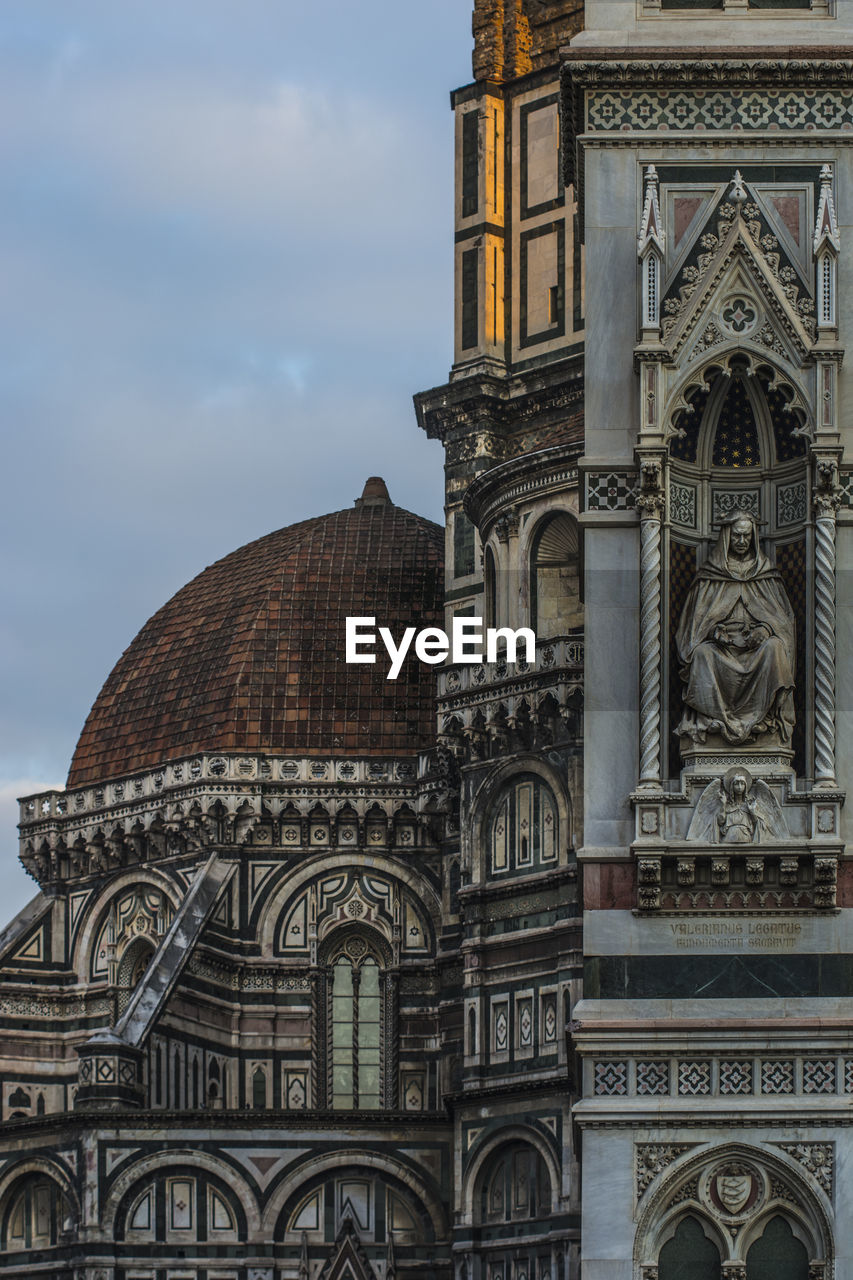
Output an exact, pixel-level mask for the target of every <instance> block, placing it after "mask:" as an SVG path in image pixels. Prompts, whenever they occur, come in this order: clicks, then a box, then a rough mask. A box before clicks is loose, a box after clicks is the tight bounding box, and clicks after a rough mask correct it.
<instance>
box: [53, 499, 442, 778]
mask: <svg viewBox="0 0 853 1280" xmlns="http://www.w3.org/2000/svg"><path fill="white" fill-rule="evenodd" d="M373 488H374V492H372V493H370V494H367V489H366V490H365V493H366V497H367V498H369V499H370V500H369V501H365V500H362V502H361V503H360V504H359V505H357V506H356V507H355V508H351V509H349V510H345V511H336V512H333V513H332V514H331V515H327V516H320V517H318V518H317V519H314V520H306V521H303V522H302V523H300V524H295V525H291V526H289V527H288V528H286V529H280V530H279V531H278V532H277V533H271V534H269V535H268V536H267V537H265V538H260V539H259V540H258V541H257V542H252V543H249V544H248V546H245V547H241V548H240V549H239V550H238V551H235V552H233V553H232V554H231V555H229V556H226V557H225V559H223V560H220V561H218V562H217V563H216V564H214V565H211V566H210V567H209V568H207V569H205V570H204V572H203V573H201V574H199V576H198V577H197V578H195V579H193V581H192V582H190V583H189V584H188V585H187V586H185V587H184V588H183V589H182V590H181V591H179V592H178V593H177V595H175V596H173V598H172V599H171V600H170V601H169V602H168V604H166V605H164V606H163V608H162V609H160V610H159V611H158V612H157V613H156V614H155V615H154V616H153V618H151V619H150V620H149V621H148V622H147V623H146V624H145V626H144V627H143V628H142V630H141V631H140V632H139V635H138V636H137V637H136V639H135V640H134V641H133V642H132V644H131V645H130V646H129V647H128V648H127V649H126V650H125V652H124V654H123V655H122V657H121V658H120V659H119V661H118V663H117V664H116V666H115V668H114V669H113V671H112V673H111V674H110V676H109V678H108V679H107V681H106V684H105V685H104V687H103V689H102V690H101V692H100V694H99V695H98V697H97V699H96V701H95V704H94V706H93V707H92V710H91V712H90V714H89V717H88V719H87V721H86V724H85V726H84V728H83V732H82V733H81V735H80V740H79V742H78V744H77V749H76V751H75V753H74V759H73V760H72V762H71V769H70V772H69V775H68V785H69V787H75V786H84V785H86V784H88V783H92V782H100V781H106V780H107V779H108V778H111V777H117V776H119V775H123V774H127V773H132V772H134V771H137V770H141V769H147V768H152V767H154V766H156V765H158V764H160V763H162V762H163V761H165V760H168V759H170V758H175V757H177V756H182V755H189V754H191V753H193V752H197V751H216V750H238V751H242V750H244V751H247V752H255V751H270V752H306V753H312V752H316V753H323V754H358V755H380V754H392V753H395V752H406V753H411V752H412V751H414V750H417V749H418V748H419V747H421V746H424V745H426V744H427V743H428V742H429V741H430V740H431V738H432V736H433V697H434V687H435V670H434V668H433V667H428V666H423V665H422V664H421V663H419V662H418V661H417V660H416V659H415V658H414V657H413V656H410V657H409V658H408V659H407V661H406V663H405V664H404V667H403V670H402V672H401V675H400V677H399V679H398V680H396V681H389V680H386V679H385V674H386V671H387V662H386V661H385V653H384V648H382V646H381V643H380V648H379V649H378V650H377V663H376V664H375V665H373V666H368V665H352V666H348V665H347V664H346V663H345V661H344V657H345V654H344V620H345V618H346V617H347V615H353V614H358V615H368V616H375V617H376V619H377V625H378V626H379V625H385V626H389V627H391V629H392V631H393V632H394V633H395V635H397V634H399V633H400V632H401V631H402V629H403V627H404V626H410V625H416V626H428V625H436V624H437V625H441V619H442V616H443V615H442V598H443V543H444V533H443V530H442V529H441V528H440V527H439V526H438V525H435V524H433V523H432V522H431V521H428V520H424V519H422V518H421V517H419V516H416V515H413V514H412V513H411V512H408V511H404V510H402V508H400V507H395V506H393V505H392V504H391V503H390V501H388V500H387V498H384V499H383V496H382V494H381V493H377V492H376V491H375V490H376V486H375V485H374V486H373Z"/></svg>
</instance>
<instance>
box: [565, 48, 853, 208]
mask: <svg viewBox="0 0 853 1280" xmlns="http://www.w3.org/2000/svg"><path fill="white" fill-rule="evenodd" d="M690 55H691V50H690V49H686V48H671V47H667V46H662V47H659V48H636V49H633V50H629V49H625V48H620V49H612V48H600V49H596V48H584V49H577V50H573V49H566V50H564V51H563V63H562V67H561V70H560V80H561V116H562V122H561V123H562V134H563V138H564V145H563V166H564V180H565V182H566V185H567V186H570V185H574V186H575V189H576V194H577V197H578V208H579V212H580V215H581V232H582V231H583V166H582V163H581V157H580V156H579V155H578V154H577V139H578V137H579V135H580V134H581V133H583V132H584V122H585V112H584V98H585V94H586V93H587V92H588V91H589V90H607V89H611V90H616V91H619V92H621V93H625V92H626V91H631V90H637V91H640V92H656V91H661V90H664V91H665V90H670V89H682V90H685V89H690V90H697V89H698V90H703V89H719V90H725V91H732V90H745V89H746V90H755V89H776V90H783V89H794V90H801V91H807V90H815V89H831V88H835V89H839V88H848V89H849V88H850V87H851V86H853V49H851V48H849V47H839V48H833V47H831V46H829V47H825V46H813V47H810V46H807V45H805V46H804V45H780V46H777V47H776V48H770V47H765V46H761V47H742V48H738V47H731V46H730V47H727V48H725V49H722V48H721V49H703V50H702V51H701V56H693V57H691V56H690ZM707 136H708V137H709V139H710V138H711V137H712V136H713V135H712V134H708V135H707ZM774 136H777V135H774ZM812 136H813V134H812Z"/></svg>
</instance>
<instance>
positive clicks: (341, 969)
mask: <svg viewBox="0 0 853 1280" xmlns="http://www.w3.org/2000/svg"><path fill="white" fill-rule="evenodd" d="M386 969H387V957H386V956H385V955H384V954H383V948H382V947H381V945H380V944H379V941H378V939H375V938H374V937H373V936H372V935H370V934H368V933H367V932H366V931H361V930H359V931H357V932H347V933H346V934H344V935H343V936H340V937H337V938H333V944H332V947H331V948H330V949H329V952H328V959H327V962H326V968H325V975H326V976H325V982H326V1035H325V1044H326V1065H327V1076H326V1096H327V1104H328V1105H329V1106H331V1107H332V1108H334V1109H335V1110H337V1111H341V1110H343V1111H349V1110H353V1111H376V1110H378V1109H379V1108H380V1107H381V1106H382V1105H383V1098H384V1097H385V1096H386V1092H387V1091H386V1089H385V1084H386V1082H385V1080H384V1078H383V1065H384V1064H383V1049H384V1046H385V1044H386V1043H387V1042H388V1038H389V1037H388V1034H387V1033H388V1028H387V1027H386V1026H385V1021H386V1018H387V1016H388V1012H387V1011H388V1008H389V1005H390V999H389V979H388V977H387V974H386V972H385V971H386ZM387 1083H388V1086H389V1089H393V1083H394V1082H393V1081H388V1082H387Z"/></svg>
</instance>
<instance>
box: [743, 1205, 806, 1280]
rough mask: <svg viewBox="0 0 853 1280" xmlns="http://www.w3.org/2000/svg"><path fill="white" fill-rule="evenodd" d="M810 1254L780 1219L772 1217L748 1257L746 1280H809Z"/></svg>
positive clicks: (783, 1220) (782, 1219) (779, 1217)
mask: <svg viewBox="0 0 853 1280" xmlns="http://www.w3.org/2000/svg"><path fill="white" fill-rule="evenodd" d="M808 1276H809V1255H808V1252H807V1251H806V1248H805V1246H804V1245H803V1244H802V1243H801V1241H799V1240H798V1239H797V1238H796V1236H795V1235H794V1233H793V1231H792V1230H791V1227H790V1226H789V1224H788V1223H787V1222H786V1221H785V1219H784V1218H783V1217H781V1216H777V1217H775V1218H771V1220H770V1221H769V1222H768V1224H767V1226H766V1227H765V1228H764V1233H763V1234H762V1236H761V1238H760V1239H758V1240H756V1241H755V1244H753V1245H752V1246H751V1248H750V1249H749V1252H748V1253H747V1255H746V1280H808Z"/></svg>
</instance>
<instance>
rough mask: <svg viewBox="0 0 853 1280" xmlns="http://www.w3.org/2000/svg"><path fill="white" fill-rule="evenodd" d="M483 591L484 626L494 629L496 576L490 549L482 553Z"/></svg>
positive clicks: (496, 602) (495, 619) (496, 592)
mask: <svg viewBox="0 0 853 1280" xmlns="http://www.w3.org/2000/svg"><path fill="white" fill-rule="evenodd" d="M483 591H484V597H485V609H484V613H485V624H486V626H487V627H496V626H497V608H498V575H497V571H496V569H495V555H494V552H493V551H492V548H491V547H486V550H485V552H484V553H483Z"/></svg>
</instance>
